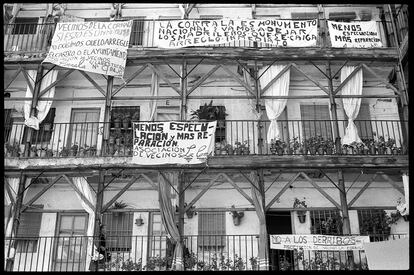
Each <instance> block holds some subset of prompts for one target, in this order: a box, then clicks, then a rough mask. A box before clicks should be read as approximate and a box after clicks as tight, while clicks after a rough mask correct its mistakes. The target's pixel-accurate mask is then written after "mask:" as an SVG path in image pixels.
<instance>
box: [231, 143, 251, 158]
mask: <svg viewBox="0 0 414 275" xmlns="http://www.w3.org/2000/svg"><path fill="white" fill-rule="evenodd" d="M234 146H235V149H234V153H235V154H236V155H248V154H250V148H249V143H248V141H247V140H245V141H243V143H241V142H239V141H236V142H235V143H234Z"/></svg>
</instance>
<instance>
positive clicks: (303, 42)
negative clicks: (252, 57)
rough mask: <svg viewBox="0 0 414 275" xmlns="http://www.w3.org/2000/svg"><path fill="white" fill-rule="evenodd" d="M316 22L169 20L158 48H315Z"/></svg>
mask: <svg viewBox="0 0 414 275" xmlns="http://www.w3.org/2000/svg"><path fill="white" fill-rule="evenodd" d="M317 36H318V21H317V20H316V19H314V20H276V19H266V20H240V19H237V20H230V19H223V20H170V21H158V22H156V27H155V39H154V40H155V45H157V46H158V47H161V48H182V47H189V46H205V45H214V44H221V43H228V42H234V41H247V42H249V41H250V42H258V43H269V44H271V45H273V46H276V47H314V46H316V39H317Z"/></svg>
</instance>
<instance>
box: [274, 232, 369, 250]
mask: <svg viewBox="0 0 414 275" xmlns="http://www.w3.org/2000/svg"><path fill="white" fill-rule="evenodd" d="M363 243H369V236H331V235H301V234H297V235H288V234H285V235H270V248H271V249H282V250H293V249H300V248H302V249H304V250H364V247H363Z"/></svg>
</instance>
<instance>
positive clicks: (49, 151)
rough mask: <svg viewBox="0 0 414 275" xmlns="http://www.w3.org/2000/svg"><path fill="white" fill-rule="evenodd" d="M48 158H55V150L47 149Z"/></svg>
mask: <svg viewBox="0 0 414 275" xmlns="http://www.w3.org/2000/svg"><path fill="white" fill-rule="evenodd" d="M46 157H47V158H51V157H53V150H52V149H51V148H46Z"/></svg>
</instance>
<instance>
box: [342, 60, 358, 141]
mask: <svg viewBox="0 0 414 275" xmlns="http://www.w3.org/2000/svg"><path fill="white" fill-rule="evenodd" d="M354 70H355V67H354V66H344V67H343V68H342V69H341V83H342V82H343V81H344V80H345V79H346V78H347V77H348V76H349V75H350V74H351V73H352V72H353V71H354ZM362 84H363V77H362V69H360V70H359V71H358V72H357V73H356V74H355V75H354V76H353V77H352V78H351V79H350V80H349V81H348V82H347V83H346V84H345V85H344V86H343V87H342V90H341V91H342V92H341V93H342V95H362ZM342 103H343V105H344V110H345V113H346V115H347V116H348V126H347V127H346V129H345V135H344V137H343V138H342V144H351V143H353V142H358V143H359V142H362V141H361V139H360V137H359V135H358V129H357V127H356V125H355V123H354V120H355V119H356V117H357V116H358V113H359V108H360V107H361V98H343V99H342Z"/></svg>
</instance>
